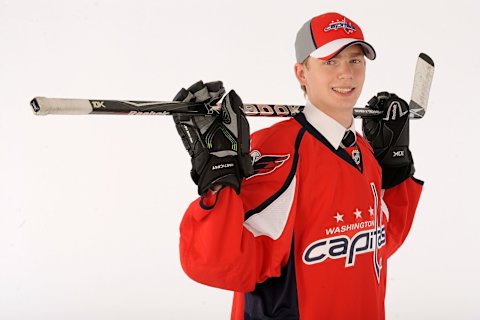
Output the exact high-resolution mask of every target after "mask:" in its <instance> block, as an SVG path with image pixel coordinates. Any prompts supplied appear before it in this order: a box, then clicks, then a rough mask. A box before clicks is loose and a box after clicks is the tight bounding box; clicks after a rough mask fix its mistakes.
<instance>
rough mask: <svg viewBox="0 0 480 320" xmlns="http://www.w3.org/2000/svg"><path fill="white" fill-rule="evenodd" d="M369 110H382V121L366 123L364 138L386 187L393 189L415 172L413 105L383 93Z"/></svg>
mask: <svg viewBox="0 0 480 320" xmlns="http://www.w3.org/2000/svg"><path fill="white" fill-rule="evenodd" d="M368 107H369V108H371V109H376V110H382V111H383V116H382V118H378V119H364V120H363V123H362V124H363V135H364V137H365V138H366V139H367V140H368V142H369V143H370V145H371V146H372V148H373V151H374V154H375V158H376V159H377V161H378V163H379V164H380V166H381V167H382V188H383V189H388V188H392V187H394V186H396V185H398V184H400V183H401V182H403V181H404V180H406V179H407V178H409V177H411V176H412V175H413V173H414V172H415V167H414V166H413V159H412V154H411V152H410V149H409V148H408V145H409V113H410V112H409V111H410V108H409V105H408V103H406V102H405V100H403V99H401V98H399V97H398V96H397V95H395V94H393V93H388V92H379V93H377V95H376V96H375V97H373V98H372V99H370V101H369V102H368Z"/></svg>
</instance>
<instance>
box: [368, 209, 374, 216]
mask: <svg viewBox="0 0 480 320" xmlns="http://www.w3.org/2000/svg"><path fill="white" fill-rule="evenodd" d="M368 212H370V215H371V216H373V209H372V207H370V209H368Z"/></svg>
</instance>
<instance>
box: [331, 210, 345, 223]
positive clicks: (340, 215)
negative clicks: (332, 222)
mask: <svg viewBox="0 0 480 320" xmlns="http://www.w3.org/2000/svg"><path fill="white" fill-rule="evenodd" d="M333 218H334V219H337V223H338V222H340V221H343V214H340V213H339V212H337V215H336V216H333Z"/></svg>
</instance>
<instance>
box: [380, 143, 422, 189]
mask: <svg viewBox="0 0 480 320" xmlns="http://www.w3.org/2000/svg"><path fill="white" fill-rule="evenodd" d="M380 166H381V167H382V189H389V188H392V187H394V186H396V185H399V184H400V183H402V182H403V181H405V180H407V179H408V178H409V177H411V176H413V174H414V173H415V167H414V165H413V158H412V153H411V152H410V149H408V147H407V146H393V147H390V148H388V149H387V151H386V153H385V154H384V156H383V158H382V160H381V162H380Z"/></svg>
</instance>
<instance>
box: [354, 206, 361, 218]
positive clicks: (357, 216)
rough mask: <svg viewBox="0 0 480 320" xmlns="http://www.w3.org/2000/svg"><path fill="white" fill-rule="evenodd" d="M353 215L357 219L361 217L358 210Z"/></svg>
mask: <svg viewBox="0 0 480 320" xmlns="http://www.w3.org/2000/svg"><path fill="white" fill-rule="evenodd" d="M353 214H354V215H355V217H356V218H357V219H360V218H361V217H362V211H360V210H358V208H357V210H355V211H354V212H353Z"/></svg>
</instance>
